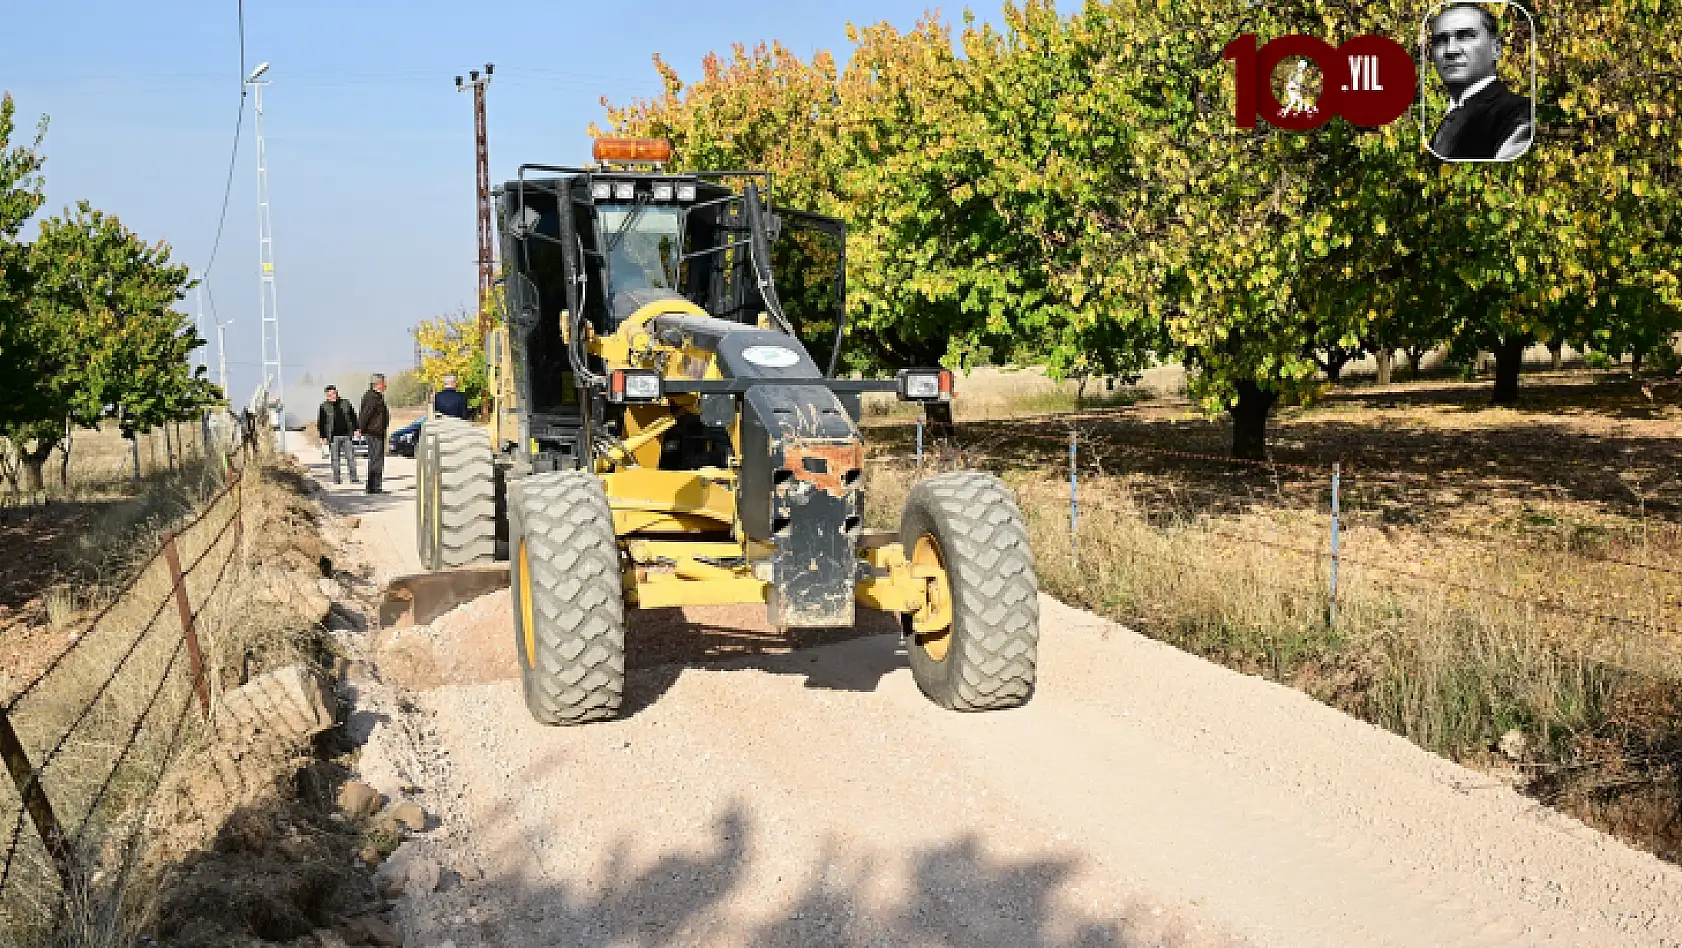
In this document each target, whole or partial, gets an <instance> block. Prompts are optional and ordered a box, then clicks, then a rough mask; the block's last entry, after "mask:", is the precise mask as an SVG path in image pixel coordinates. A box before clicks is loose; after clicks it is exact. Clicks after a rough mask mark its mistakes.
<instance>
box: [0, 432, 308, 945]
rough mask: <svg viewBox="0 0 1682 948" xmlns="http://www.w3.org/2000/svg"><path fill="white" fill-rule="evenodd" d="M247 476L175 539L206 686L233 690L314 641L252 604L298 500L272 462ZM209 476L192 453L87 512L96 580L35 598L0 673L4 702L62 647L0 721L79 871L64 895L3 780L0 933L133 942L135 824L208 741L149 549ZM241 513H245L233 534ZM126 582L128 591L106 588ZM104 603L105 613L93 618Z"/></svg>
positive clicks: (280, 615)
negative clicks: (257, 571) (244, 675)
mask: <svg viewBox="0 0 1682 948" xmlns="http://www.w3.org/2000/svg"><path fill="white" fill-rule="evenodd" d="M248 470H249V473H248V474H247V476H246V478H245V479H244V482H243V483H242V485H241V487H240V488H239V494H238V495H237V496H236V495H234V494H228V495H224V496H223V497H222V498H221V500H220V501H219V502H217V503H216V504H214V505H213V506H209V507H208V508H206V509H207V511H208V512H207V513H206V515H205V516H204V517H203V519H202V520H201V521H200V522H199V523H198V524H196V525H194V526H191V527H189V528H187V529H185V530H182V531H181V532H180V533H179V534H178V535H177V547H178V550H179V554H180V560H181V563H182V565H183V567H184V568H186V569H187V570H188V571H189V572H188V575H187V579H186V582H185V588H186V592H187V597H188V601H189V603H190V604H191V607H192V609H193V610H194V611H195V613H196V618H195V622H196V627H197V629H198V633H199V638H200V643H201V645H202V649H203V655H204V661H205V665H206V669H207V676H208V677H209V679H210V681H211V683H212V690H213V691H217V690H220V689H222V688H225V687H233V686H235V685H237V684H238V683H239V676H240V674H241V670H242V666H243V665H244V663H245V661H246V658H247V656H249V655H252V654H254V653H255V654H260V655H262V656H263V657H264V659H265V660H266V661H268V662H273V663H275V664H282V663H285V662H287V661H289V660H292V659H295V658H296V657H298V656H299V655H301V654H302V653H303V652H305V651H307V650H309V649H310V648H311V642H310V636H309V635H307V634H300V633H301V632H303V631H304V630H303V629H302V628H301V624H300V621H299V616H298V615H297V614H296V613H295V612H292V611H289V610H288V609H286V608H276V604H275V603H274V602H272V601H267V602H265V601H263V600H262V599H261V598H260V597H259V596H257V595H256V594H255V592H254V590H253V588H252V585H253V584H252V582H251V580H252V573H251V568H252V566H253V564H254V562H256V561H257V560H258V559H261V558H262V557H261V548H262V547H263V546H264V545H265V544H267V545H270V546H272V545H273V544H274V542H275V538H276V537H283V536H284V534H285V532H286V522H287V521H288V520H289V519H290V516H291V514H290V509H291V507H293V506H295V505H296V498H295V497H294V496H292V492H291V491H290V490H289V489H288V488H287V487H286V486H284V485H283V484H281V483H277V482H276V480H275V478H274V477H273V476H272V475H271V474H269V472H267V471H264V470H259V468H258V467H257V466H255V465H252V466H251V467H250V468H249V469H248ZM219 481H220V474H219V472H216V471H213V470H212V468H211V467H210V466H209V465H206V464H203V463H198V464H195V463H188V464H186V465H184V466H182V467H181V468H180V469H179V470H177V471H176V472H174V473H173V474H171V475H168V476H156V477H154V478H152V479H150V480H149V481H148V482H146V483H147V484H148V485H149V487H150V488H151V489H150V490H149V491H148V492H146V493H143V494H141V495H139V496H138V497H134V498H131V499H130V500H129V501H127V502H125V503H123V504H120V505H114V506H111V507H108V508H107V509H105V510H104V511H103V512H102V514H101V515H100V516H95V517H93V518H92V519H91V522H90V523H89V525H88V527H87V529H86V530H85V531H84V532H83V534H82V537H81V540H82V543H83V547H84V549H85V552H86V555H87V562H88V564H89V566H88V569H89V573H90V575H92V576H94V577H97V579H96V580H95V581H90V582H86V583H84V584H81V585H77V586H58V587H54V590H53V591H52V592H51V593H50V595H49V596H48V597H47V600H46V601H47V608H46V615H45V616H44V618H46V619H48V620H49V623H50V624H49V630H48V633H47V634H46V635H45V636H37V637H35V638H34V639H31V640H30V641H31V642H32V643H33V644H34V645H35V648H34V649H33V652H32V654H26V655H23V656H22V657H21V660H20V662H19V663H18V664H17V665H14V667H13V668H11V669H9V671H10V672H11V674H10V676H9V682H10V683H9V684H7V686H6V687H5V688H4V690H3V691H0V694H3V695H5V696H8V697H9V696H11V695H13V694H15V693H16V692H17V691H18V690H19V689H21V688H23V687H24V686H25V685H26V684H27V682H29V681H31V680H33V679H34V677H35V673H36V672H37V671H41V670H44V669H48V668H49V663H51V662H52V660H53V657H54V656H56V655H57V654H58V653H59V652H60V651H62V650H64V649H65V648H66V647H69V650H68V651H67V652H65V654H64V656H63V658H62V660H59V661H58V662H57V663H56V664H51V665H50V670H47V671H46V674H45V677H43V678H41V679H40V681H39V683H38V684H37V685H35V686H34V687H33V688H32V689H30V690H28V691H27V693H25V694H23V695H22V696H21V698H19V699H18V700H17V702H16V704H15V705H14V706H13V707H12V709H11V713H10V717H11V720H12V722H13V724H14V726H15V727H16V729H17V731H18V734H19V737H20V739H21V741H22V743H23V745H24V747H25V749H26V751H27V752H28V753H29V755H30V757H31V760H32V761H33V762H34V763H35V765H36V766H37V767H40V768H41V771H42V776H41V783H42V786H43V788H44V789H45V791H46V793H47V795H48V798H49V799H50V800H51V801H52V805H53V807H54V809H55V811H56V814H57V817H58V820H59V822H60V824H61V825H62V826H63V828H64V831H65V833H66V835H67V836H68V837H69V838H70V839H71V841H72V843H73V848H74V850H75V852H76V863H77V865H78V866H79V867H81V872H80V874H79V876H78V880H77V882H78V884H77V887H76V891H73V892H70V893H61V891H60V886H59V884H58V880H57V877H56V873H55V871H54V870H53V868H52V863H51V861H50V860H49V859H48V856H47V853H46V851H45V849H44V847H43V846H42V844H41V843H40V841H39V839H38V838H37V837H36V835H35V833H34V830H33V827H32V826H31V825H30V824H29V823H28V822H27V820H24V818H23V816H22V814H21V813H20V805H19V802H20V801H19V799H18V796H17V793H16V791H15V790H14V789H13V788H12V787H11V784H10V782H9V781H0V834H4V835H3V836H0V854H3V853H4V851H5V849H6V847H7V846H8V845H9V844H10V840H11V838H12V835H13V830H14V828H17V829H18V830H19V831H18V832H17V833H16V838H17V840H18V842H17V853H16V855H15V857H14V860H13V862H14V865H13V868H12V875H11V877H10V878H9V880H8V881H7V884H6V888H5V898H4V900H3V907H0V942H3V943H5V944H8V945H12V944H17V945H24V944H47V943H51V944H57V945H76V946H95V945H100V946H103V945H117V944H128V943H129V940H128V939H129V938H130V936H132V933H133V931H134V928H135V925H136V924H137V922H138V921H139V920H140V919H142V918H144V917H145V914H146V912H147V910H148V906H147V902H148V901H149V895H148V894H149V893H151V892H153V891H154V888H153V886H152V885H151V880H150V879H149V877H148V876H149V871H148V870H147V868H146V867H147V866H149V865H150V864H151V863H150V861H149V860H146V859H145V858H143V857H144V855H145V846H144V844H145V843H146V841H147V840H148V839H149V838H150V835H151V834H150V833H149V832H147V827H145V826H143V825H142V823H143V821H144V820H145V817H146V813H147V804H148V803H149V802H150V800H151V799H152V796H153V793H154V791H155V789H156V788H157V786H158V785H159V782H160V781H161V780H163V779H164V778H165V775H166V771H167V769H168V768H169V767H170V766H171V765H172V762H175V763H179V762H181V761H184V760H191V759H192V758H193V756H194V754H195V753H196V749H197V748H199V747H200V746H201V745H202V742H203V741H204V740H205V739H206V737H205V735H204V734H203V733H202V712H201V709H200V707H199V704H198V702H197V699H196V696H195V694H194V691H193V688H192V677H191V675H190V673H189V668H190V658H189V653H188V650H187V648H186V646H185V640H184V637H183V636H182V634H181V626H180V618H179V614H178V610H177V606H176V604H175V601H174V596H173V592H172V583H171V579H170V573H169V570H168V567H167V564H166V562H165V561H164V559H163V558H162V557H158V558H156V559H151V557H150V554H151V552H152V551H153V550H156V549H157V548H158V547H159V545H160V541H161V536H162V534H163V532H164V531H165V530H167V529H170V528H171V527H172V526H175V525H177V524H180V523H181V522H182V520H183V514H184V512H185V511H187V510H191V509H192V508H193V507H194V506H195V504H194V500H195V499H197V500H198V501H199V504H198V506H201V507H202V502H203V500H204V499H205V497H206V496H207V495H208V494H210V493H213V490H212V487H213V485H214V484H215V483H216V482H219ZM89 489H92V488H91V487H90V488H89ZM236 500H237V501H239V503H238V505H237V506H236ZM236 512H242V517H241V523H242V524H243V540H244V542H243V543H242V542H240V541H241V531H240V530H239V529H237V528H236V525H235V518H236ZM148 560H150V562H147V561H148ZM137 571H138V572H137ZM129 577H133V579H134V582H133V586H132V588H131V589H129V591H127V592H126V593H124V594H123V595H121V596H120V597H118V598H113V596H114V593H115V592H116V591H117V587H119V585H121V584H125V583H126V581H127V579H128V578H129ZM101 610H103V611H104V614H103V617H102V618H100V619H99V621H98V622H92V621H91V619H92V618H93V616H94V615H95V614H96V613H97V612H99V611H101ZM0 684H4V682H0ZM131 842H132V843H133V845H131ZM61 897H64V905H65V906H67V907H68V909H69V911H68V914H67V915H66V916H65V917H66V919H67V924H65V925H64V926H62V927H60V929H59V930H58V932H57V933H56V935H54V934H51V933H50V928H51V926H50V920H51V919H52V917H53V916H54V914H55V913H56V912H57V910H58V909H59V908H60V902H61Z"/></svg>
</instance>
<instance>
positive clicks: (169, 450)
mask: <svg viewBox="0 0 1682 948" xmlns="http://www.w3.org/2000/svg"><path fill="white" fill-rule="evenodd" d="M163 429H164V460H165V461H167V462H169V469H170V470H172V471H173V470H175V444H174V442H172V441H170V440H169V425H167V424H166V425H164V426H163Z"/></svg>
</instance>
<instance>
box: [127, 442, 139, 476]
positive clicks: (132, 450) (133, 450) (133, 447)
mask: <svg viewBox="0 0 1682 948" xmlns="http://www.w3.org/2000/svg"><path fill="white" fill-rule="evenodd" d="M128 447H129V454H130V455H132V456H133V457H134V480H135V482H136V483H139V481H140V435H139V433H135V434H131V435H129V439H128Z"/></svg>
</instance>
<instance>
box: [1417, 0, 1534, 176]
mask: <svg viewBox="0 0 1682 948" xmlns="http://www.w3.org/2000/svg"><path fill="white" fill-rule="evenodd" d="M1429 34H1430V40H1431V62H1432V63H1433V64H1435V65H1436V67H1437V76H1438V77H1439V78H1441V79H1442V81H1443V86H1444V88H1446V89H1447V90H1448V96H1449V108H1448V114H1447V115H1444V116H1443V120H1442V124H1440V125H1438V126H1437V132H1436V134H1435V135H1432V136H1431V151H1432V153H1433V154H1435V155H1436V156H1437V157H1439V158H1446V159H1449V160H1467V159H1479V158H1482V159H1493V160H1496V161H1511V160H1512V159H1514V158H1517V157H1518V156H1520V155H1522V154H1524V153H1525V152H1526V151H1528V150H1529V148H1530V143H1531V140H1532V138H1533V137H1534V134H1535V130H1534V127H1533V123H1532V113H1531V108H1530V100H1529V99H1527V98H1525V97H1524V96H1521V95H1515V94H1514V93H1513V92H1512V90H1510V89H1508V88H1507V87H1506V85H1505V84H1504V83H1502V82H1501V80H1500V79H1498V78H1496V75H1495V64H1496V62H1497V61H1498V60H1499V59H1500V58H1501V31H1500V24H1498V23H1497V22H1496V20H1495V16H1494V14H1492V13H1490V12H1489V11H1488V10H1486V9H1484V8H1483V7H1481V6H1478V5H1477V4H1475V3H1456V4H1453V5H1452V6H1449V7H1447V8H1445V9H1444V10H1443V11H1442V12H1440V13H1438V14H1437V15H1436V16H1434V17H1432V18H1431V22H1430V25H1429Z"/></svg>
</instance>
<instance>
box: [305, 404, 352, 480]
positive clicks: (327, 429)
mask: <svg viewBox="0 0 1682 948" xmlns="http://www.w3.org/2000/svg"><path fill="white" fill-rule="evenodd" d="M315 430H316V433H318V434H320V435H321V441H322V443H323V444H325V445H327V456H328V457H329V458H331V459H332V462H333V483H335V484H338V483H340V481H339V456H340V455H341V454H343V455H344V459H345V462H346V464H347V466H348V467H349V468H350V482H351V483H352V484H357V483H361V482H360V481H358V480H357V479H356V448H355V447H354V446H353V445H352V443H351V438H352V437H354V436H355V435H356V431H357V428H356V409H354V408H352V407H350V402H347V401H345V400H344V399H342V398H340V397H339V389H338V388H337V387H336V386H333V385H329V386H327V400H326V401H324V402H322V403H321V408H320V410H318V411H317V412H316V413H315Z"/></svg>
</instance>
